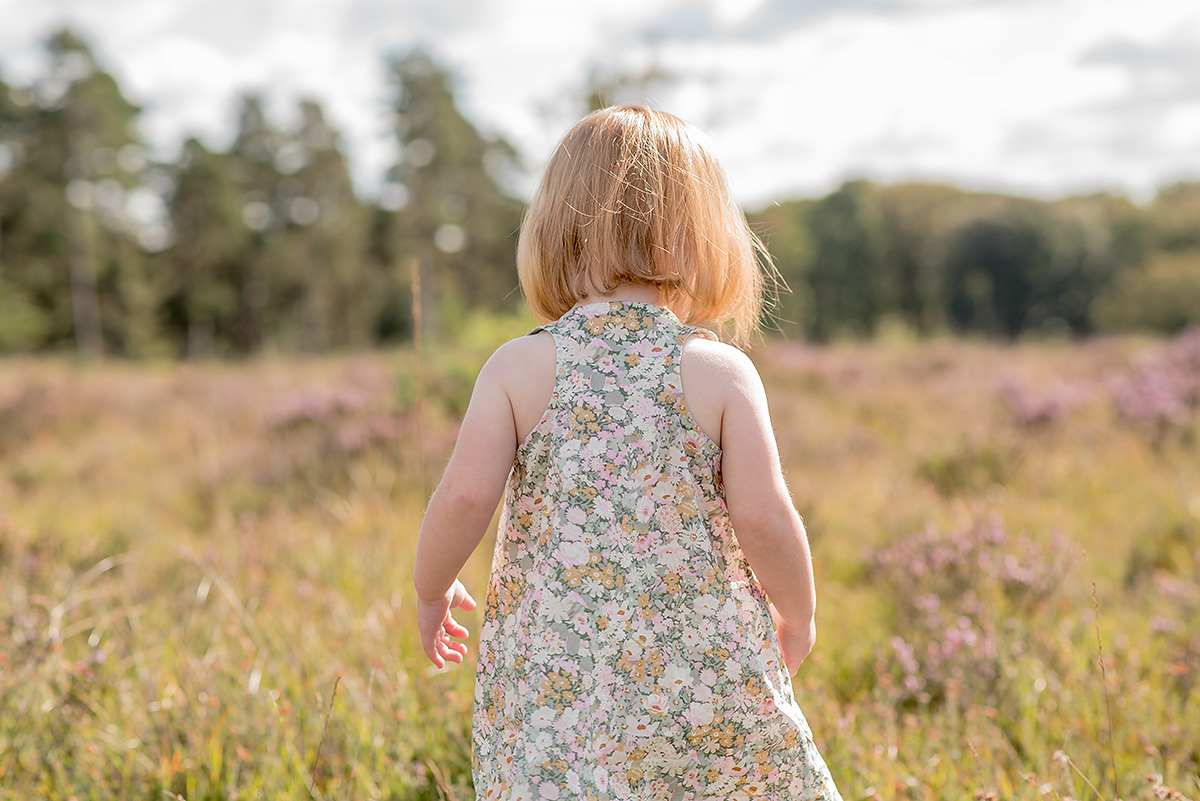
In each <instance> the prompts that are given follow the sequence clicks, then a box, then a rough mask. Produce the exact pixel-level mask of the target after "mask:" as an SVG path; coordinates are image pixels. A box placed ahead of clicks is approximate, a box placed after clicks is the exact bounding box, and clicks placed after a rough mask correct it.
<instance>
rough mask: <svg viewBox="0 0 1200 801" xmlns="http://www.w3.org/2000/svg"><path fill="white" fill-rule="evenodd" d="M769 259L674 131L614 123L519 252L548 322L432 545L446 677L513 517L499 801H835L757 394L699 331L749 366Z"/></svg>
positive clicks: (459, 478)
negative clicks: (805, 669) (798, 678)
mask: <svg viewBox="0 0 1200 801" xmlns="http://www.w3.org/2000/svg"><path fill="white" fill-rule="evenodd" d="M760 255H761V256H762V257H763V260H764V261H766V254H765V253H761V250H760V248H759V245H758V242H757V240H756V239H755V237H754V236H753V234H752V233H751V232H750V230H749V227H748V226H747V224H746V219H745V217H744V216H743V215H742V213H741V212H740V211H739V210H738V208H737V207H736V206H735V205H734V204H733V202H732V201H731V200H730V197H729V193H728V190H727V189H726V186H725V180H724V177H723V175H722V172H721V169H720V167H719V166H718V164H717V163H716V161H715V160H714V158H713V156H712V154H711V153H710V152H709V150H708V149H707V148H706V147H705V145H704V143H703V140H702V137H701V135H700V134H699V133H698V132H697V131H696V130H695V129H693V128H692V127H690V126H688V125H687V124H686V123H684V122H682V121H681V120H679V119H677V118H675V117H673V116H670V115H668V114H664V113H661V112H656V111H651V110H648V109H645V108H641V107H634V106H628V107H620V108H610V109H605V110H602V111H597V112H595V113H593V114H591V115H589V116H587V117H585V118H584V119H583V120H582V121H580V122H579V123H578V124H577V125H576V126H575V127H574V128H572V129H571V130H570V131H569V132H568V133H567V135H566V136H565V137H564V138H563V140H562V142H561V143H560V144H559V146H558V148H557V150H556V151H555V153H554V155H553V156H552V157H551V159H550V162H549V164H548V165H547V168H546V172H545V175H544V177H543V179H542V183H541V186H540V187H539V188H538V191H537V193H536V195H535V197H534V199H533V202H532V204H531V206H530V208H529V210H528V212H527V214H526V218H525V222H524V225H523V226H522V230H521V237H520V242H519V245H518V254H517V266H518V271H519V273H520V278H521V286H522V289H523V290H524V292H525V296H526V298H527V299H528V301H529V304H530V306H531V307H532V309H533V312H534V314H535V315H536V316H537V317H538V319H539V320H542V321H544V322H545V323H546V324H545V325H543V326H542V327H540V328H537V329H535V330H534V331H532V332H531V333H530V335H528V336H525V337H522V338H520V339H516V340H513V341H512V342H509V343H507V344H505V345H503V346H502V347H501V348H500V349H499V350H497V351H496V353H495V354H494V355H493V356H492V357H491V359H489V360H488V362H487V364H486V365H485V366H484V367H483V370H482V371H481V372H480V374H479V378H478V381H477V382H476V385H475V391H474V393H473V394H472V397H471V402H470V405H469V407H468V409H467V413H466V417H465V419H464V420H463V424H462V429H461V433H460V434H459V439H458V445H457V447H456V448H455V449H454V454H453V456H452V457H451V459H450V463H449V465H448V466H447V468H446V472H445V475H444V476H443V477H442V481H441V484H440V485H439V486H438V488H437V490H436V491H435V492H434V494H433V497H432V499H431V500H430V502H429V508H428V510H427V511H426V514H425V520H424V523H423V525H422V527H421V536H420V541H419V544H418V546H417V557H416V568H415V582H416V589H417V595H418V597H419V599H420V600H419V606H418V611H417V614H418V620H419V626H420V633H421V640H422V643H423V645H424V648H425V652H426V654H428V656H429V658H430V659H431V660H432V661H433V663H434V664H435V665H437V666H438V667H439V668H440V667H443V666H444V665H445V663H446V662H447V661H449V662H461V661H462V660H463V656H464V655H465V654H466V651H467V648H466V645H465V644H464V643H463V642H460V640H462V639H463V638H465V637H467V634H468V632H467V629H465V628H464V627H463V626H462V625H460V624H459V623H458V622H457V621H455V619H454V618H453V616H452V615H451V610H452V609H455V608H459V609H466V610H470V609H474V608H475V601H474V599H472V597H471V596H470V594H468V592H467V590H466V589H465V588H464V587H463V585H462V584H461V583H460V582H459V581H458V579H457V575H458V572H459V570H460V569H461V568H462V566H463V564H464V563H465V562H466V560H467V557H468V556H470V554H471V552H472V551H473V550H474V549H475V547H476V546H477V545H478V544H479V541H480V540H481V539H482V538H483V535H484V533H485V530H486V528H487V527H488V525H489V524H490V521H491V518H492V515H493V513H494V512H495V509H496V505H497V502H498V501H499V500H500V499H501V496H503V500H504V507H503V512H502V515H501V519H500V530H499V534H498V536H497V539H496V548H495V552H494V555H493V564H492V574H491V580H490V582H489V585H488V591H487V602H486V605H485V610H484V620H483V627H482V629H481V632H480V637H479V656H478V668H477V677H476V690H475V713H474V728H473V747H474V753H473V767H474V776H475V789H476V793H477V796H478V797H479V798H481V799H495V800H496V801H501V800H502V801H517V800H518V799H531V800H532V799H547V800H548V801H554V799H563V800H565V799H589V801H591V800H594V799H614V801H615V800H616V799H622V800H623V799H647V800H649V799H655V800H656V801H659V800H661V801H679V800H680V799H694V800H695V801H700V800H701V799H712V800H713V801H716V799H720V800H721V801H727V799H779V800H780V801H782V799H789V800H790V799H838V798H840V797H839V795H838V791H837V789H836V788H835V786H834V783H833V781H832V779H831V778H830V776H829V772H828V770H827V769H826V767H825V763H824V762H823V761H822V759H821V757H820V755H819V754H818V753H817V749H816V747H815V746H814V744H813V739H812V734H811V732H810V730H809V727H808V724H807V723H806V722H805V719H804V716H803V714H802V713H801V711H800V708H799V706H798V705H797V703H796V700H795V698H794V697H793V694H792V687H791V680H790V678H789V677H790V675H792V674H794V673H795V672H796V669H797V668H799V667H800V663H801V662H802V661H803V660H804V658H805V657H806V656H807V655H808V653H809V651H810V650H811V649H812V647H813V641H814V639H815V636H816V629H815V625H814V617H813V615H814V610H815V604H816V596H815V593H814V589H813V573H812V562H811V557H810V555H809V548H808V541H807V538H806V536H805V532H804V527H803V525H802V523H801V521H800V517H799V516H798V515H797V514H796V510H795V509H794V507H793V506H792V502H791V498H790V496H789V494H788V490H787V487H786V485H785V483H784V480H783V475H782V472H781V470H780V464H779V456H778V452H777V448H776V444H775V439H774V435H773V433H772V430H771V423H770V419H769V417H768V414H767V402H766V397H765V394H764V392H763V387H762V382H761V381H760V379H759V377H758V374H757V372H756V371H755V369H754V366H753V364H752V363H751V362H750V360H749V359H748V358H747V357H746V356H745V355H743V354H742V353H741V351H739V350H737V349H735V348H734V347H731V346H729V345H725V344H722V343H720V342H718V341H717V340H716V338H715V337H714V336H713V335H712V334H711V333H709V331H708V330H706V329H704V328H697V327H693V324H694V323H706V324H709V325H712V326H715V327H717V328H721V327H724V328H726V329H727V330H730V331H731V334H732V337H733V339H734V341H736V342H738V343H745V341H746V339H747V337H748V336H749V335H750V334H751V333H752V332H753V330H754V328H755V326H756V324H757V320H758V318H759V314H760V311H761V307H762V302H763V293H764V284H765V281H764V273H763V269H762V267H761V265H760V260H759V256H760ZM767 263H769V262H767ZM681 321H682V322H681ZM764 591H765V594H764ZM768 596H769V597H770V603H768V601H767V597H768Z"/></svg>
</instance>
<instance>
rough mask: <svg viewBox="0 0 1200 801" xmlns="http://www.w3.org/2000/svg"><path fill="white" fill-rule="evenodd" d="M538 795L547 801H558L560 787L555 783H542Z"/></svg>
mask: <svg viewBox="0 0 1200 801" xmlns="http://www.w3.org/2000/svg"><path fill="white" fill-rule="evenodd" d="M538 795H539V796H540V797H541V798H544V799H546V801H558V785H557V784H554V783H553V782H542V784H541V786H540V787H538Z"/></svg>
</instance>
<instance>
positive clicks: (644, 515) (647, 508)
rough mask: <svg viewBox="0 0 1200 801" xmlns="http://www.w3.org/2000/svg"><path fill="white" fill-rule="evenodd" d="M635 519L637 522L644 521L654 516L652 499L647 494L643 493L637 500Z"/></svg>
mask: <svg viewBox="0 0 1200 801" xmlns="http://www.w3.org/2000/svg"><path fill="white" fill-rule="evenodd" d="M636 509H637V519H638V522H639V523H645V522H646V521H648V520H649V519H650V518H651V517H653V516H654V500H653V499H652V498H650V497H649V496H648V495H643V496H642V497H640V498H638V501H637V507H636Z"/></svg>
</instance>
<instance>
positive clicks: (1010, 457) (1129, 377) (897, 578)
mask: <svg viewBox="0 0 1200 801" xmlns="http://www.w3.org/2000/svg"><path fill="white" fill-rule="evenodd" d="M501 333H502V332H484V333H482V334H478V335H475V336H468V337H467V339H466V340H465V341H464V342H463V343H461V344H459V345H457V346H456V347H454V348H444V349H435V350H432V351H428V352H426V353H425V354H424V355H423V357H422V359H421V364H422V365H423V369H422V370H421V376H420V379H419V380H418V375H417V370H416V369H415V368H416V366H417V360H416V358H415V355H414V354H413V353H412V352H411V351H405V350H397V351H392V352H387V353H376V354H370V355H361V356H347V357H344V358H338V359H328V360H314V361H293V362H283V361H270V360H266V361H258V362H253V363H248V364H236V365H229V364H223V365H222V364H211V365H182V366H181V365H140V366H135V365H128V364H119V363H110V364H102V365H98V366H90V367H79V366H76V365H73V364H70V363H67V362H62V361H48V360H39V361H24V360H9V361H0V799H18V798H19V799H32V798H44V799H51V800H52V801H66V800H67V799H80V800H81V801H83V800H84V799H117V798H119V799H139V800H141V799H145V801H150V800H151V799H163V798H172V799H187V800H188V801H202V799H257V798H270V799H277V798H305V799H307V798H313V799H329V801H333V800H334V799H337V800H338V801H341V800H343V799H463V800H466V799H471V798H472V797H473V795H472V791H471V789H470V766H469V756H470V743H469V731H470V728H469V726H470V710H471V693H472V684H473V669H472V668H473V665H472V664H471V663H470V662H468V664H466V665H464V666H462V667H451V668H450V669H448V670H446V671H444V672H440V673H439V672H436V671H433V670H431V669H430V668H429V666H428V663H427V662H426V661H425V660H424V658H423V656H422V654H421V651H420V647H419V645H418V644H417V642H416V637H415V633H414V629H413V619H412V615H413V608H412V607H413V604H412V600H413V593H412V590H411V586H410V576H411V568H412V555H413V550H414V545H415V541H416V532H417V527H418V524H419V520H420V515H421V511H422V507H423V503H424V499H425V498H426V496H427V494H428V492H429V491H430V490H431V489H432V486H433V485H434V483H435V482H436V480H437V476H438V474H439V472H440V470H441V468H442V466H443V465H444V463H445V460H446V458H447V457H448V455H449V452H450V448H451V447H452V445H453V442H454V437H455V431H456V421H457V419H458V416H459V415H460V414H461V413H462V410H463V409H464V407H465V403H466V399H467V397H468V395H469V392H470V386H471V383H472V380H473V377H474V374H475V371H476V370H477V369H478V367H479V365H480V364H482V361H483V359H484V358H485V357H486V355H487V353H488V352H489V351H490V348H491V347H492V345H494V344H495V341H494V340H495V339H496V338H497V337H498V336H500V335H501ZM753 356H754V359H755V361H756V362H757V363H758V365H759V367H760V369H761V371H762V373H763V376H764V380H765V381H766V384H767V388H768V394H769V396H770V399H771V402H772V404H773V413H774V418H775V425H776V430H777V434H778V439H779V442H780V447H781V451H782V454H783V458H784V462H785V465H786V467H787V470H788V479H789V483H790V485H791V487H792V490H793V494H794V496H795V500H796V504H797V507H798V508H799V509H800V511H801V513H802V514H803V516H804V518H805V521H806V522H807V524H808V527H809V532H810V537H811V540H812V543H813V551H814V556H815V560H816V568H817V579H818V593H819V599H820V600H819V608H818V631H819V636H818V644H817V649H816V651H815V652H814V653H813V655H812V656H811V657H810V659H809V660H808V661H807V662H806V663H805V664H804V666H803V667H802V668H801V671H800V673H799V674H798V676H797V678H796V679H795V685H796V692H797V695H798V697H799V698H800V701H801V705H802V707H803V708H804V710H805V712H806V714H807V716H808V718H809V721H810V723H811V724H812V726H813V729H814V731H815V733H816V738H817V741H818V744H819V746H820V748H821V750H822V752H823V754H824V756H825V758H826V760H827V761H828V762H829V764H830V765H831V767H832V769H833V771H834V775H835V777H836V779H837V780H838V783H839V785H840V786H841V789H842V792H843V795H844V796H845V798H846V799H848V800H849V799H867V798H880V799H896V798H898V799H938V800H941V799H945V800H946V801H951V800H953V801H962V799H971V798H975V799H1006V800H1007V799H1040V798H1050V799H1068V798H1071V799H1092V798H1096V799H1105V801H1116V799H1165V798H1192V799H1196V798H1200V686H1198V680H1200V332H1195V333H1191V334H1185V335H1182V336H1180V337H1177V338H1176V339H1174V340H1170V341H1157V340H1140V339H1129V338H1124V339H1113V340H1097V341H1092V342H1087V343H1079V344H1068V343H1041V344H1021V345H1014V346H1007V347H1002V346H997V345H991V344H982V343H963V342H950V341H935V342H930V343H922V344H915V343H909V342H883V343H875V344H845V345H835V346H830V347H824V348H817V347H810V346H805V345H798V344H787V343H773V344H768V345H763V346H760V347H759V348H757V349H756V350H755V351H754V353H753ZM489 559H490V548H489V543H488V542H486V541H485V544H484V546H483V547H481V548H480V550H479V551H478V552H477V553H476V555H475V557H474V558H473V560H472V562H471V563H470V564H469V566H468V569H467V571H466V573H465V575H464V580H465V582H466V583H467V585H468V587H469V588H470V589H472V590H473V591H475V592H476V593H477V594H478V593H480V592H482V589H483V587H484V583H485V580H486V574H487V570H488V563H489ZM464 617H465V618H466V622H467V623H468V625H471V624H475V625H476V626H477V624H478V619H477V616H474V615H471V614H468V615H465V616H464Z"/></svg>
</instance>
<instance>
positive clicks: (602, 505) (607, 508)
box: [592, 498, 613, 520]
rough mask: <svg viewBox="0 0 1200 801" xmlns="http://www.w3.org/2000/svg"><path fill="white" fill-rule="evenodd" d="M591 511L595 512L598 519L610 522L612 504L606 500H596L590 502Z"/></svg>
mask: <svg viewBox="0 0 1200 801" xmlns="http://www.w3.org/2000/svg"><path fill="white" fill-rule="evenodd" d="M592 509H594V510H595V512H596V515H597V516H598V517H602V518H604V519H605V520H611V519H612V517H613V504H612V501H610V500H608V499H607V498H597V499H596V500H595V501H593V502H592Z"/></svg>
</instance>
